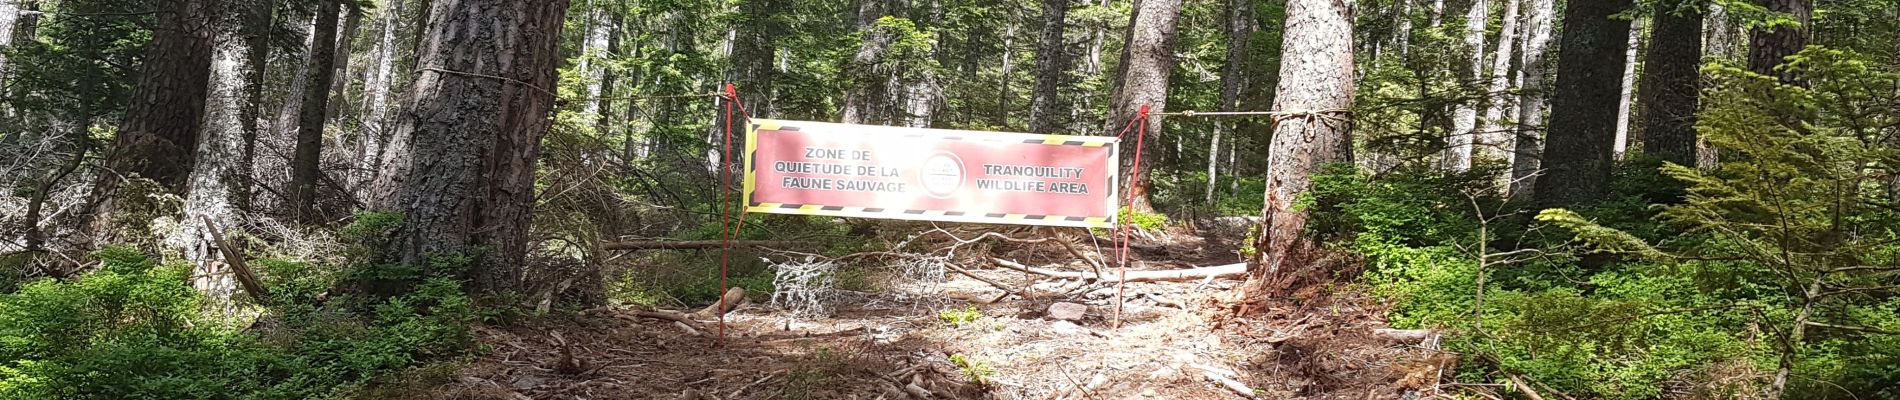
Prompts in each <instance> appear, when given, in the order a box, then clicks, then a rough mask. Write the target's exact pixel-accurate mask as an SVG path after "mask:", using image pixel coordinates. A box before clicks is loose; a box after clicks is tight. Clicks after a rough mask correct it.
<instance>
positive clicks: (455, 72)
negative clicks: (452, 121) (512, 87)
mask: <svg viewBox="0 0 1900 400" xmlns="http://www.w3.org/2000/svg"><path fill="white" fill-rule="evenodd" d="M422 71H432V72H439V73H444V74H450V75H461V76H469V77H476V78H488V79H494V80H498V81H502V82H507V83H513V84H517V85H521V86H527V87H528V88H529V89H534V90H536V91H540V92H541V93H544V94H547V95H549V96H555V94H554V92H550V91H548V90H547V89H542V88H541V87H540V86H535V85H534V84H532V83H527V82H522V81H520V80H517V79H515V78H509V77H505V76H495V75H483V74H477V73H473V72H462V71H451V70H446V69H441V68H435V67H422V68H417V69H416V72H422ZM555 97H560V96H555Z"/></svg>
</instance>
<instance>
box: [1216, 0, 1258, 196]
mask: <svg viewBox="0 0 1900 400" xmlns="http://www.w3.org/2000/svg"><path fill="white" fill-rule="evenodd" d="M1226 31H1227V32H1226V33H1227V35H1226V36H1227V60H1226V61H1224V62H1222V65H1221V70H1220V110H1221V111H1234V109H1236V108H1238V107H1239V106H1240V104H1239V103H1240V92H1241V90H1242V89H1243V87H1244V86H1245V85H1246V82H1245V80H1246V76H1247V75H1246V73H1245V72H1246V71H1244V70H1245V69H1246V68H1247V50H1248V48H1249V47H1248V46H1249V44H1250V43H1251V42H1252V40H1253V32H1254V25H1253V2H1251V1H1249V0H1227V15H1226ZM1233 126H1234V124H1233V122H1231V121H1224V120H1215V121H1214V134H1213V136H1212V137H1211V138H1209V140H1208V145H1207V193H1206V199H1205V201H1206V202H1207V204H1206V205H1208V206H1213V205H1214V204H1215V203H1214V188H1215V187H1216V185H1217V184H1218V182H1219V180H1220V179H1219V178H1220V168H1219V166H1220V156H1221V154H1220V149H1221V147H1220V145H1221V137H1222V136H1224V135H1225V134H1226V133H1227V131H1228V130H1229V129H1231V128H1232V127H1233ZM1227 146H1228V147H1233V144H1231V143H1230V144H1228V145H1227Z"/></svg>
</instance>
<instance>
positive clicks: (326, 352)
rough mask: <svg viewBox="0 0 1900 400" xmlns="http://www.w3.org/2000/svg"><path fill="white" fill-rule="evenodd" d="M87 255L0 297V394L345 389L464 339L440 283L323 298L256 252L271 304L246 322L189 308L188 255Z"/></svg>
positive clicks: (188, 394)
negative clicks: (91, 260) (60, 274)
mask: <svg viewBox="0 0 1900 400" xmlns="http://www.w3.org/2000/svg"><path fill="white" fill-rule="evenodd" d="M97 256H98V258H99V259H100V261H101V264H102V267H101V268H100V269H99V270H97V271H94V272H91V273H88V274H85V275H83V276H81V277H80V278H78V279H76V280H73V281H66V282H62V281H55V280H40V281H35V282H31V283H28V284H26V285H23V286H22V287H21V289H20V290H19V291H17V292H14V293H9V294H4V295H0V398H62V399H120V398H164V399H197V398H254V399H307V398H345V397H350V396H352V393H353V392H354V391H356V390H359V389H361V388H363V387H364V386H366V385H368V384H370V383H372V382H374V381H375V379H377V377H379V376H382V375H385V374H388V373H391V372H396V371H400V370H402V369H405V368H409V367H411V366H414V365H417V364H419V363H420V362H422V361H424V360H430V359H442V358H450V357H454V356H457V355H459V354H462V353H463V352H465V351H466V350H467V349H469V348H470V347H471V346H472V343H473V338H472V337H471V336H470V334H469V332H468V329H467V327H468V324H469V323H470V322H471V321H472V315H473V311H472V310H473V308H472V306H471V305H470V303H469V300H468V297H467V296H465V295H464V294H463V293H462V290H461V287H460V285H459V284H458V283H456V282H455V281H453V280H448V279H440V278H436V279H429V280H427V281H425V282H423V283H421V284H419V285H418V286H417V290H416V291H414V292H412V293H407V294H403V295H400V296H395V297H390V298H388V299H386V300H383V301H377V302H357V301H348V300H347V299H337V298H331V299H330V300H329V301H327V302H326V301H324V300H323V298H324V296H323V295H322V292H321V291H320V290H321V289H320V288H322V287H323V286H324V285H323V282H325V280H324V278H323V277H322V276H324V275H325V274H323V273H316V272H315V271H321V270H322V269H321V268H317V267H313V266H307V265H300V264H297V263H293V262H286V261H275V260H263V261H260V262H259V263H258V265H260V266H263V270H264V271H266V273H267V274H268V275H267V276H269V277H270V278H271V280H270V281H269V285H268V288H269V289H271V291H272V292H273V293H274V294H273V300H272V301H271V303H272V304H276V305H279V307H278V310H279V314H278V315H277V316H275V317H270V319H267V320H266V321H262V322H260V325H259V326H258V327H257V328H256V329H254V330H253V331H245V330H240V329H238V328H237V327H235V326H231V324H229V323H228V322H227V321H222V320H218V319H216V318H213V317H208V316H207V314H205V313H202V312H201V311H202V307H203V306H204V303H205V302H204V299H203V298H202V297H201V296H200V295H199V294H198V293H197V292H196V291H194V290H193V289H191V288H190V287H189V286H188V285H187V284H186V274H187V273H188V272H189V270H190V268H189V267H188V266H185V265H176V264H173V265H157V264H154V263H153V262H151V261H150V260H149V259H147V258H146V257H145V256H144V255H143V254H141V253H139V252H138V251H136V250H132V249H129V248H122V247H113V248H107V249H106V250H103V251H101V252H100V253H98V254H97ZM307 276H309V278H306V277H307ZM346 304H363V305H366V307H365V308H363V309H351V308H347V307H344V306H343V305H346ZM254 332H255V333H254Z"/></svg>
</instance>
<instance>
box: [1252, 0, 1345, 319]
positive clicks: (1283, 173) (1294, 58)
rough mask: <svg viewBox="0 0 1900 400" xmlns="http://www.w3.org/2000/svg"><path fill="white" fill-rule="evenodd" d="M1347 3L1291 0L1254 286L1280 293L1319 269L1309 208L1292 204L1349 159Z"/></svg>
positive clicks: (1319, 273) (1254, 264) (1255, 290)
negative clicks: (1318, 177) (1329, 168)
mask: <svg viewBox="0 0 1900 400" xmlns="http://www.w3.org/2000/svg"><path fill="white" fill-rule="evenodd" d="M1351 4H1352V3H1351V2H1345V1H1338V0H1289V1H1287V3H1286V31H1285V33H1283V34H1282V36H1283V43H1284V45H1283V47H1282V48H1283V49H1284V50H1285V51H1284V52H1283V55H1282V58H1281V60H1280V81H1279V87H1278V88H1277V89H1276V90H1275V93H1276V94H1275V96H1274V99H1275V100H1274V105H1273V109H1274V110H1275V111H1279V112H1283V113H1290V114H1286V115H1281V116H1278V117H1277V118H1276V119H1275V122H1274V130H1273V143H1272V147H1271V150H1270V153H1269V155H1268V156H1267V158H1268V159H1267V177H1266V180H1267V182H1266V183H1267V189H1266V193H1265V194H1266V206H1265V207H1264V208H1263V209H1262V210H1261V217H1262V221H1261V224H1262V227H1261V230H1260V232H1261V234H1260V237H1259V239H1257V241H1256V242H1255V243H1254V248H1255V249H1259V251H1257V252H1255V254H1256V255H1255V258H1254V259H1253V260H1250V262H1249V265H1248V272H1249V283H1248V285H1247V286H1248V288H1249V291H1250V292H1251V293H1255V294H1259V293H1283V292H1284V290H1285V289H1287V288H1288V287H1290V286H1292V285H1295V284H1299V283H1301V281H1302V280H1303V278H1320V277H1329V276H1331V274H1330V273H1327V272H1325V271H1316V270H1314V268H1315V267H1318V266H1317V265H1315V264H1316V262H1317V261H1318V260H1317V257H1314V256H1315V254H1314V253H1315V252H1316V251H1317V250H1318V249H1319V246H1318V243H1316V242H1315V241H1313V240H1312V239H1311V238H1308V237H1306V236H1305V230H1306V220H1307V215H1306V211H1305V210H1303V209H1301V208H1298V207H1295V206H1294V202H1295V201H1296V199H1297V198H1298V197H1299V195H1300V194H1301V193H1305V192H1306V191H1307V189H1309V188H1310V187H1311V186H1312V175H1313V174H1315V173H1317V172H1319V169H1320V167H1322V166H1323V165H1325V164H1328V163H1335V162H1352V126H1351V120H1350V119H1349V117H1347V116H1348V115H1349V114H1348V112H1347V110H1349V109H1351V108H1352V98H1353V54H1352V49H1353V45H1352V41H1353V33H1352V22H1353V15H1352V7H1351Z"/></svg>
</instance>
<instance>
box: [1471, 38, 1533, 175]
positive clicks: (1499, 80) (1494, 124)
mask: <svg viewBox="0 0 1900 400" xmlns="http://www.w3.org/2000/svg"><path fill="white" fill-rule="evenodd" d="M1523 3H1524V0H1504V20H1503V26H1502V27H1500V29H1499V30H1498V46H1497V53H1496V54H1495V55H1493V56H1492V59H1491V75H1490V78H1489V79H1488V82H1487V85H1485V92H1486V93H1487V94H1488V95H1489V96H1490V97H1491V103H1490V106H1488V107H1485V109H1484V119H1483V121H1482V122H1483V123H1482V124H1480V125H1479V126H1480V128H1479V130H1478V132H1479V133H1478V135H1477V136H1475V137H1474V139H1475V143H1474V144H1473V146H1472V150H1473V153H1472V157H1474V158H1475V159H1478V160H1485V161H1506V162H1508V161H1509V160H1510V159H1511V156H1510V153H1511V149H1512V147H1513V146H1515V143H1514V142H1515V141H1514V140H1512V137H1513V136H1514V135H1512V134H1511V131H1510V130H1508V129H1506V128H1505V127H1504V120H1505V118H1508V117H1509V116H1510V112H1511V111H1512V110H1514V108H1513V107H1512V106H1513V105H1515V103H1516V99H1517V96H1516V95H1513V94H1511V93H1507V92H1509V91H1510V89H1511V60H1512V52H1513V51H1515V50H1517V43H1516V42H1517V35H1518V31H1517V24H1518V11H1519V9H1520V8H1521V7H1522V5H1523ZM1504 178H1507V179H1508V178H1509V174H1508V173H1507V174H1505V176H1504Z"/></svg>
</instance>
